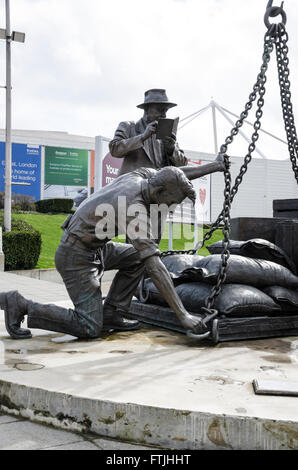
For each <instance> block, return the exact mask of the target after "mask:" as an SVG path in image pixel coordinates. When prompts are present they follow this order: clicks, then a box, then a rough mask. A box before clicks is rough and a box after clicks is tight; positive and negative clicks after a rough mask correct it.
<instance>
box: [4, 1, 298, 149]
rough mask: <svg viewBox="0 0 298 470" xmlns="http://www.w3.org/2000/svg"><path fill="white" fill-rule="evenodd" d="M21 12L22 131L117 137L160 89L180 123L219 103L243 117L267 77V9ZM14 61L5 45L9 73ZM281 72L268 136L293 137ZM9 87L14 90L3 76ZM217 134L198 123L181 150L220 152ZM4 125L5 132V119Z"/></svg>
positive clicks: (59, 5)
mask: <svg viewBox="0 0 298 470" xmlns="http://www.w3.org/2000/svg"><path fill="white" fill-rule="evenodd" d="M1 3H2V5H1V8H2V10H1V12H2V14H1V17H2V25H0V26H1V27H3V26H4V18H5V17H4V1H3V0H2V1H1ZM295 3H296V2H295V0H287V2H286V4H285V9H286V11H287V13H288V31H289V35H290V65H291V74H292V75H291V76H292V93H293V101H294V109H295V111H297V105H296V103H298V93H297V87H296V86H295V84H296V83H297V80H298V62H297V60H298V59H297V57H298V54H297V51H298V29H297V21H298V12H297V8H296V4H295ZM11 4H12V5H11V17H12V18H11V20H12V27H13V29H15V30H19V31H24V32H26V43H25V44H24V45H22V44H14V45H13V86H14V89H13V124H14V127H15V128H29V129H30V128H32V129H48V130H67V131H69V132H74V133H78V134H85V135H90V136H92V135H96V134H102V135H107V136H112V135H113V132H114V129H115V127H116V126H117V124H118V122H119V121H120V120H124V119H137V118H138V117H139V116H140V111H139V110H137V109H136V107H135V106H136V105H137V104H139V102H140V101H141V100H142V99H143V93H144V91H145V90H146V89H149V88H153V87H162V88H166V89H167V92H168V95H169V98H170V99H171V100H173V101H175V102H176V103H178V104H179V106H178V107H177V108H176V109H173V110H171V112H170V115H172V116H176V115H180V116H181V117H184V116H186V115H188V114H190V113H192V112H194V111H196V110H198V109H200V108H202V107H203V106H205V105H206V104H208V103H209V101H210V99H211V97H212V96H213V97H214V99H215V100H216V101H217V102H219V103H220V104H222V105H223V106H225V107H227V108H229V109H231V110H232V111H234V112H236V113H240V112H241V111H242V110H243V107H244V104H245V102H246V100H247V98H248V95H249V93H250V91H251V88H252V85H253V83H254V82H255V79H256V76H257V73H258V72H259V68H260V64H261V55H262V47H263V36H264V33H265V25H264V23H263V16H264V12H265V7H266V4H267V0H266V1H265V0H264V2H262V1H260V0H250V1H249V2H248V1H243V0H242V1H241V0H221V1H216V0H208V2H206V0H185V1H177V0H162V1H161V0H151V1H150V2H148V1H147V0H127V1H126V2H123V1H121V0H85V1H84V2H82V1H79V0H13V1H12V2H11ZM4 51H5V47H4V43H3V44H2V45H1V53H0V60H1V63H2V64H4V57H5V54H4ZM273 62H274V61H273ZM275 69H276V66H275V64H274V63H272V64H271V67H270V71H269V73H268V92H267V93H268V96H267V97H266V104H265V114H264V127H265V128H267V129H268V130H269V131H271V132H273V133H276V134H278V135H280V136H282V137H284V131H283V125H282V121H281V113H280V103H279V95H278V87H277V78H276V70H275ZM0 77H1V82H4V80H5V76H4V73H3V72H2V74H1V75H0ZM1 93H2V95H1V102H0V104H3V103H4V93H3V92H1ZM296 114H297V113H296ZM250 119H251V120H252V119H253V115H252V116H251V118H250ZM297 119H298V118H297ZM211 124H212V123H211V115H209V116H208V115H206V116H205V117H202V118H199V119H198V120H196V121H194V122H193V123H192V124H190V125H189V126H187V127H185V128H184V129H183V130H181V134H180V136H179V141H180V143H181V144H182V145H183V146H184V147H186V148H195V149H197V150H201V151H212V149H213V143H212V125H211ZM218 124H219V141H220V142H221V141H222V140H223V139H224V138H225V137H226V135H227V134H228V132H229V130H230V127H231V126H230V125H229V124H225V123H224V121H223V120H222V119H221V118H220V117H219V118H218ZM0 125H1V126H2V127H3V126H4V116H3V114H2V115H1V117H0ZM246 147H247V145H246V144H243V143H242V144H241V145H238V146H237V145H236V147H235V150H233V151H232V153H233V154H235V153H240V152H245V148H246ZM260 147H261V148H262V150H263V151H264V152H265V153H268V152H269V153H270V155H273V153H275V156H284V157H285V156H286V152H285V148H284V147H283V146H280V147H278V146H276V145H275V143H274V144H272V142H271V140H270V139H265V138H262V139H261V142H260Z"/></svg>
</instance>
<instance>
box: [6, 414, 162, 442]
mask: <svg viewBox="0 0 298 470" xmlns="http://www.w3.org/2000/svg"><path fill="white" fill-rule="evenodd" d="M153 449H154V448H153V447H145V446H139V445H136V444H135V445H133V444H129V443H126V442H119V441H115V440H112V439H102V438H99V437H98V436H95V435H91V434H76V433H73V432H69V431H61V430H59V429H55V428H53V427H50V426H45V425H41V424H36V423H32V422H30V421H25V420H22V419H18V418H15V417H13V416H10V415H3V414H0V450H99V451H100V450H153Z"/></svg>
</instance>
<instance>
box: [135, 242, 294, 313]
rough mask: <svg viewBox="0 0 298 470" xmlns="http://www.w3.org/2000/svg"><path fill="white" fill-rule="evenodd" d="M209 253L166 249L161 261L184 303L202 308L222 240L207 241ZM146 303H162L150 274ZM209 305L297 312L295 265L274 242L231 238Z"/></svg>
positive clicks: (225, 308) (197, 309) (222, 308)
mask: <svg viewBox="0 0 298 470" xmlns="http://www.w3.org/2000/svg"><path fill="white" fill-rule="evenodd" d="M208 250H209V252H210V253H211V254H210V255H209V256H206V257H203V256H199V255H171V256H166V257H165V258H164V259H163V263H164V264H165V266H166V267H167V269H168V271H169V272H170V274H171V277H172V279H173V283H174V285H175V289H176V292H177V294H178V296H179V297H180V299H181V300H182V302H183V305H184V307H185V308H186V309H187V310H188V311H190V312H194V313H201V312H202V311H201V309H202V307H204V306H205V300H206V298H207V297H208V296H209V295H210V293H211V291H212V289H213V287H214V285H215V284H216V281H217V277H218V273H219V272H220V267H221V263H222V260H221V252H222V242H217V243H214V244H213V245H209V246H208ZM144 287H145V290H146V291H147V293H148V295H147V300H146V303H149V304H156V305H161V306H165V307H167V306H168V305H167V302H166V301H165V300H164V298H163V297H162V295H161V294H160V293H159V291H158V290H157V288H156V287H155V286H154V284H153V282H152V281H151V279H149V278H148V279H146V280H145V284H144ZM214 308H215V309H217V310H218V311H219V313H220V315H224V316H226V317H237V318H239V317H240V318H241V317H256V316H276V315H278V316H281V315H283V314H285V315H291V314H294V315H295V314H296V315H297V314H298V277H297V270H296V266H295V264H294V263H293V261H292V260H291V259H290V258H289V257H288V256H287V254H286V253H285V252H284V251H283V250H282V249H281V248H279V247H278V246H277V245H275V244H273V243H271V242H269V241H267V240H262V239H251V240H247V241H235V240H232V241H231V242H230V258H229V260H228V267H227V277H226V281H225V284H224V285H223V287H222V291H221V293H220V294H219V295H218V297H217V298H216V300H215V305H214Z"/></svg>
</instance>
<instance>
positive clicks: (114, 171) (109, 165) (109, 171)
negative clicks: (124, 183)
mask: <svg viewBox="0 0 298 470" xmlns="http://www.w3.org/2000/svg"><path fill="white" fill-rule="evenodd" d="M122 163H123V159H122V158H115V157H112V155H111V154H110V152H109V153H108V154H107V155H106V156H105V157H104V159H103V161H102V187H104V186H106V185H107V184H109V183H111V182H112V181H114V179H115V178H117V176H118V174H119V171H120V169H121V166H122Z"/></svg>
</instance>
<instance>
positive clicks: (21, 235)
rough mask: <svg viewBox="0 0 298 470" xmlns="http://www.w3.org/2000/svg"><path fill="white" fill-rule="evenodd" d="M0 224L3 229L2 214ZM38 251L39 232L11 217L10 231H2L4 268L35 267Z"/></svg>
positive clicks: (39, 246)
mask: <svg viewBox="0 0 298 470" xmlns="http://www.w3.org/2000/svg"><path fill="white" fill-rule="evenodd" d="M0 225H1V226H2V229H3V230H4V221H3V214H0ZM40 251H41V235H40V233H39V232H38V231H37V230H35V229H34V228H33V227H32V225H30V224H28V223H27V222H25V221H23V220H17V219H14V218H12V219H11V232H7V233H6V232H4V231H3V252H4V254H5V270H6V271H13V270H16V269H33V268H35V266H36V265H37V262H38V258H39V255H40Z"/></svg>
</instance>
